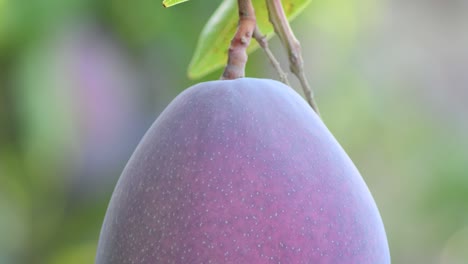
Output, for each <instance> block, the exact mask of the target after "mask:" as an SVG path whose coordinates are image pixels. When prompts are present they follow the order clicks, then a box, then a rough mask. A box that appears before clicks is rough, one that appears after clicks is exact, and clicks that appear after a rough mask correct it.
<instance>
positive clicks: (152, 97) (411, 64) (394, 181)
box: [0, 0, 468, 264]
mask: <svg viewBox="0 0 468 264" xmlns="http://www.w3.org/2000/svg"><path fill="white" fill-rule="evenodd" d="M160 2H161V1H160V0H135V1H127V0H101V1H94V0H67V1H63V0H28V1H24V0H0V263H1V264H3V263H40V264H42V263H51V264H55V263H72V264H73V263H93V262H94V255H95V251H96V246H97V240H98V236H99V231H100V227H101V224H102V221H103V217H104V214H105V210H106V207H107V203H108V201H109V199H110V196H111V193H112V190H113V188H114V185H115V183H116V181H117V179H118V177H119V175H120V172H121V171H122V169H123V168H124V166H125V164H126V161H127V160H128V158H129V157H130V155H131V153H132V152H133V150H134V148H135V147H136V145H137V143H138V142H139V140H140V138H141V137H142V136H143V134H144V133H145V131H146V130H147V129H148V128H149V126H150V125H151V123H152V122H153V121H154V119H155V118H156V117H157V116H158V114H159V113H160V112H161V111H162V110H163V109H164V107H165V106H166V105H167V104H168V103H169V102H170V101H171V100H172V99H173V98H174V97H175V96H176V95H177V94H178V93H179V92H181V91H182V90H183V89H185V88H187V87H188V86H190V85H192V84H195V83H196V82H198V81H194V80H189V79H188V78H187V77H186V76H187V75H186V69H187V66H188V64H189V61H190V59H191V55H192V53H193V51H194V48H195V45H196V42H197V35H198V33H199V32H200V31H201V29H202V27H203V25H204V23H205V22H206V21H207V19H208V18H209V15H210V14H211V13H212V12H213V11H214V10H215V9H216V7H217V5H218V4H219V3H220V0H218V1H203V0H198V1H197V0H193V1H189V2H188V3H185V4H183V5H179V6H176V7H173V8H170V9H164V8H162V6H161V3H160ZM292 27H293V28H294V30H295V31H296V34H297V36H298V38H299V39H300V40H301V42H302V46H303V49H304V56H305V61H306V70H307V73H308V74H307V75H308V78H309V80H310V82H311V83H312V85H313V87H314V90H315V93H316V96H317V102H318V104H319V106H320V108H321V112H322V115H323V119H324V121H325V123H326V124H327V126H328V127H329V129H330V130H331V131H332V133H333V134H334V135H335V137H336V138H337V139H338V141H339V142H340V143H341V144H342V146H343V147H344V148H345V149H346V151H347V152H348V154H349V155H350V156H351V158H352V159H353V161H354V162H355V164H356V166H357V167H358V168H359V170H360V171H361V173H362V175H363V177H364V178H365V180H366V182H367V184H368V186H369V188H370V189H371V191H372V193H373V195H374V198H375V200H376V202H377V204H378V206H379V208H380V212H381V214H382V217H383V220H384V223H385V226H386V230H387V235H388V239H389V243H390V250H391V254H392V260H393V263H444V264H446V263H468V250H467V249H468V137H467V135H468V118H467V115H468V103H467V101H468V100H467V99H468V2H467V1H456V0H445V1H435V0H432V1H427V0H425V1H423V0H413V1H399V0H380V1H371V0H313V1H312V4H311V5H310V6H309V7H308V8H307V9H306V11H305V12H304V13H302V14H301V15H300V16H299V17H298V18H297V19H296V20H295V21H294V22H293V23H292ZM271 46H272V48H273V50H274V52H275V53H276V54H279V55H278V57H279V59H280V60H281V62H282V65H283V66H284V68H287V67H285V66H287V62H286V56H285V55H284V54H285V52H284V51H283V49H282V47H281V46H280V45H279V42H278V40H277V39H276V38H274V39H272V42H271ZM219 75H220V71H218V72H216V73H213V74H212V75H210V76H207V77H206V78H205V79H204V80H210V79H217V78H218V76H219ZM247 75H248V76H255V77H265V78H275V77H276V76H275V74H274V71H273V70H272V69H271V67H270V66H269V64H268V61H267V59H266V57H265V56H264V55H263V53H262V52H261V51H257V52H255V53H254V54H252V55H251V56H250V61H249V64H248V67H247ZM290 79H292V76H290ZM200 81H203V80H200ZM293 84H294V86H295V87H299V86H298V85H297V82H294V83H293Z"/></svg>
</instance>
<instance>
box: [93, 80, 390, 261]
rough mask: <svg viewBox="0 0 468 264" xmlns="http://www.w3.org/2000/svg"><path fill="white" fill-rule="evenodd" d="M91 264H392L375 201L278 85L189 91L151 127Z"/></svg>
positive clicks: (305, 109) (310, 115)
mask: <svg viewBox="0 0 468 264" xmlns="http://www.w3.org/2000/svg"><path fill="white" fill-rule="evenodd" d="M96 263H98V264H104V263H114V264H115V263H314V264H317V263H346V264H351V263H356V264H358V263H359V264H366V263H368V264H380V263H390V256H389V250H388V244H387V239H386V235H385V230H384V227H383V223H382V220H381V218H380V215H379V212H378V209H377V207H376V205H375V202H374V200H373V198H372V196H371V194H370V192H369V190H368V188H367V186H366V184H365V183H364V181H363V179H362V177H361V176H360V174H359V172H358V171H357V169H356V168H355V166H354V164H353V163H352V161H351V160H350V159H349V157H348V156H347V155H346V153H345V152H344V151H343V149H342V148H341V147H340V145H339V144H338V143H337V141H336V140H335V139H334V137H333V136H332V135H331V133H330V132H329V131H328V129H327V128H326V127H325V125H324V124H323V123H322V121H321V120H320V119H319V118H318V117H317V115H316V114H315V113H314V112H313V110H312V109H311V108H310V107H309V106H308V105H307V103H306V102H305V101H304V100H303V99H302V98H301V97H300V96H299V95H298V94H297V93H296V92H294V91H293V90H292V89H291V88H289V87H287V86H285V85H283V84H282V83H279V82H276V81H273V80H266V79H251V78H241V79H236V80H229V81H212V82H206V83H201V84H198V85H195V86H193V87H191V88H189V89H187V90H185V91H184V92H183V93H181V94H180V95H179V96H178V97H177V98H176V99H174V101H173V102H172V103H171V104H170V105H169V106H168V107H167V108H166V109H165V110H164V111H163V113H162V114H161V115H160V116H159V118H158V119H157V120H156V121H155V123H154V124H153V125H152V127H151V128H150V130H149V131H148V132H147V134H146V135H145V136H144V138H143V140H142V141H141V143H140V144H139V146H138V147H137V149H136V151H135V153H134V154H133V156H132V157H131V159H130V161H129V162H128V164H127V166H126V168H125V170H124V172H123V174H122V176H121V177H120V179H119V181H118V183H117V186H116V189H115V191H114V193H113V196H112V198H111V201H110V204H109V208H108V211H107V214H106V217H105V220H104V224H103V227H102V230H101V236H100V240H99V246H98V253H97V258H96Z"/></svg>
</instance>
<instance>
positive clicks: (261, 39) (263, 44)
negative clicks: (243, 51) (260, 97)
mask: <svg viewBox="0 0 468 264" xmlns="http://www.w3.org/2000/svg"><path fill="white" fill-rule="evenodd" d="M253 37H254V38H255V40H257V42H258V44H259V45H260V47H261V48H262V49H263V51H264V52H265V54H266V55H267V57H268V59H269V60H270V63H271V65H272V66H273V68H274V69H275V70H276V73H277V74H278V76H279V79H280V81H281V82H282V83H284V84H286V85H287V86H291V85H290V84H289V81H288V76H287V75H286V73H285V72H284V71H283V69H281V65H280V63H279V62H278V60H277V59H276V58H275V55H273V52H271V50H270V48H269V47H268V41H267V39H266V36H265V35H263V34H262V33H261V32H260V29H259V28H258V26H257V27H255V31H254V34H253Z"/></svg>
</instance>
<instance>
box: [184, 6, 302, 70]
mask: <svg viewBox="0 0 468 264" xmlns="http://www.w3.org/2000/svg"><path fill="white" fill-rule="evenodd" d="M310 2H311V0H289V1H283V8H284V11H285V13H286V15H287V17H288V19H289V20H292V19H294V18H295V17H296V16H297V15H298V14H299V13H300V12H301V11H303V10H304V8H305V7H306V6H307V5H308V4H309V3H310ZM252 3H253V5H254V8H255V14H256V16H257V24H258V27H259V28H260V30H261V31H262V33H263V34H266V35H267V36H268V38H270V37H271V36H272V35H273V32H274V30H273V27H272V26H271V24H270V22H269V20H268V10H267V7H266V3H265V0H252ZM237 21H238V13H237V0H224V1H223V2H222V3H221V5H220V6H219V7H218V9H217V10H216V11H215V12H214V13H213V15H212V16H211V18H210V19H209V20H208V22H207V23H206V25H205V27H204V28H203V30H202V32H201V33H200V36H199V38H198V44H197V47H196V49H195V53H194V55H193V57H192V61H191V62H190V65H189V69H188V76H189V78H191V79H198V78H201V77H203V76H205V75H207V74H209V73H211V72H213V71H215V70H217V69H219V68H221V67H222V66H224V65H225V64H226V62H227V50H228V48H229V45H230V42H231V39H232V37H233V36H234V34H235V32H236V28H237ZM257 48H258V44H257V43H256V42H255V41H252V42H251V45H250V46H249V48H248V52H249V53H250V52H252V51H253V50H255V49H257Z"/></svg>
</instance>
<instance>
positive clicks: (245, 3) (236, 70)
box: [221, 0, 257, 80]
mask: <svg viewBox="0 0 468 264" xmlns="http://www.w3.org/2000/svg"><path fill="white" fill-rule="evenodd" d="M237 5H238V8H239V23H238V25H237V31H236V34H235V35H234V38H233V39H232V40H231V45H230V47H229V53H228V62H227V65H226V67H225V68H224V72H223V75H222V76H221V79H222V80H233V79H237V78H242V77H244V76H245V65H246V63H247V58H248V56H247V47H248V46H249V44H250V40H251V39H252V35H253V33H254V30H255V27H256V26H257V20H256V18H255V10H254V8H253V5H252V1H251V0H238V1H237Z"/></svg>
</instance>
